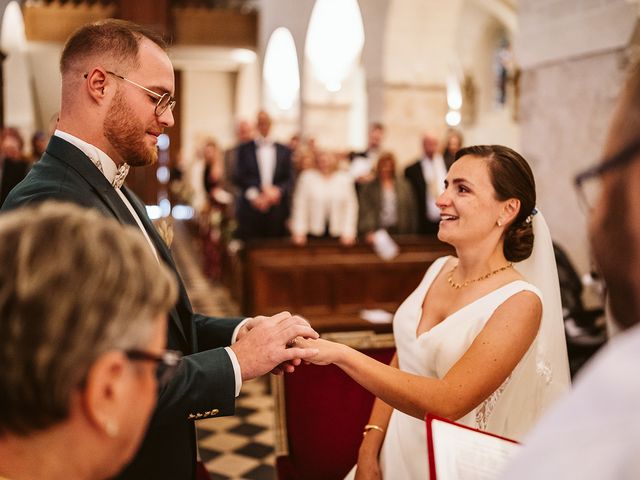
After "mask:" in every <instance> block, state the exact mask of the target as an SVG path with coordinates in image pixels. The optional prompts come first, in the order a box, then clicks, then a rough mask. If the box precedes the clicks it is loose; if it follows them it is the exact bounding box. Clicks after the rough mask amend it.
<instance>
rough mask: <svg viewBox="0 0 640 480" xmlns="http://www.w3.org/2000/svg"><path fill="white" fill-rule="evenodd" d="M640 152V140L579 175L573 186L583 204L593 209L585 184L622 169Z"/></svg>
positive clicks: (588, 208) (575, 178)
mask: <svg viewBox="0 0 640 480" xmlns="http://www.w3.org/2000/svg"><path fill="white" fill-rule="evenodd" d="M638 152H640V138H638V139H637V140H635V141H634V142H632V143H631V144H629V145H627V146H626V147H625V148H623V149H622V150H621V151H620V152H618V153H616V154H614V155H612V156H610V157H607V158H605V159H604V160H602V161H601V162H600V163H598V164H597V165H593V166H591V167H589V168H587V169H586V170H583V171H582V172H580V173H578V174H577V175H576V176H575V177H574V179H573V185H574V187H575V188H576V192H577V194H578V197H579V198H580V201H581V202H582V204H583V205H584V206H585V207H586V208H587V210H590V209H591V208H592V207H591V206H590V205H589V202H588V200H587V197H586V195H585V193H584V190H583V188H582V186H583V184H584V183H585V182H586V181H587V180H590V179H592V178H596V177H600V176H602V175H603V174H604V173H607V172H610V171H611V170H615V169H616V168H620V167H622V166H624V165H626V164H628V163H630V162H631V161H632V160H633V159H634V158H636V155H637V154H638Z"/></svg>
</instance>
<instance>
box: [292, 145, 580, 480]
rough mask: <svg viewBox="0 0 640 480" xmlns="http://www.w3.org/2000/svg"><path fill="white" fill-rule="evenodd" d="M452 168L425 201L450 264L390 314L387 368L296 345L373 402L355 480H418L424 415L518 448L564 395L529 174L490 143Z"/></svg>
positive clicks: (437, 268) (557, 329) (552, 280)
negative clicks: (432, 208) (433, 197)
mask: <svg viewBox="0 0 640 480" xmlns="http://www.w3.org/2000/svg"><path fill="white" fill-rule="evenodd" d="M456 159H457V161H456V162H455V163H454V164H453V165H452V167H451V169H450V171H449V173H448V175H447V178H446V180H445V191H444V192H443V193H442V195H440V197H439V198H438V200H437V204H438V207H439V208H440V210H441V221H440V229H439V232H438V238H439V239H440V240H442V241H444V242H447V243H449V244H451V245H452V246H454V247H455V250H456V256H455V257H453V256H452V257H444V258H440V259H438V260H436V261H435V262H434V263H433V264H432V265H431V266H430V267H429V269H428V270H427V272H426V274H425V276H424V278H423V280H422V282H421V283H420V285H418V287H417V288H416V290H415V291H414V292H413V293H412V294H411V295H410V296H409V297H408V298H407V299H406V300H405V301H404V303H402V305H401V306H400V307H399V308H398V310H397V312H396V314H395V317H394V321H393V329H394V336H395V342H396V348H397V353H396V355H395V356H394V358H393V360H392V361H391V364H390V365H389V366H387V365H384V364H381V363H379V362H377V361H375V360H373V359H372V358H370V357H368V356H366V355H364V354H362V353H360V352H358V351H356V350H353V349H351V348H349V347H347V346H344V345H341V344H337V343H333V342H329V341H326V340H303V339H298V340H297V342H298V344H299V345H300V344H304V345H307V346H312V347H314V348H318V349H319V353H318V354H317V355H316V356H315V357H313V358H312V359H311V362H312V363H315V364H319V365H323V364H330V363H333V364H335V365H337V366H338V367H340V368H341V369H342V370H344V371H345V372H346V373H347V374H348V375H349V376H351V377H352V378H353V379H354V380H355V381H357V382H358V383H359V384H360V385H362V386H363V387H365V388H366V389H368V390H369V391H371V392H372V393H373V394H374V395H376V397H377V398H376V401H375V403H374V406H373V410H372V412H371V416H370V419H369V423H368V425H366V426H365V431H364V439H363V441H362V444H361V447H360V450H359V454H358V463H357V465H356V467H355V468H354V471H355V477H356V478H358V479H361V478H362V479H364V478H367V479H368V478H380V477H382V478H385V479H388V478H407V479H414V478H415V479H418V478H420V479H424V478H428V476H429V474H428V465H427V454H426V448H427V447H426V438H425V436H426V433H425V424H424V417H425V415H426V414H427V413H432V414H435V415H439V416H442V417H446V418H449V419H452V420H455V421H457V422H459V423H462V424H464V425H468V426H470V427H474V428H479V429H482V430H486V431H489V432H492V433H495V434H498V435H502V436H506V437H510V438H515V439H520V438H522V436H523V435H524V434H525V433H526V432H527V431H528V430H529V429H530V428H531V427H532V426H533V424H534V422H535V421H536V419H537V418H538V417H539V415H540V414H541V411H542V410H543V409H544V408H545V407H546V406H547V405H548V404H549V403H550V402H552V401H553V400H554V399H555V398H557V397H558V396H559V395H560V394H561V393H562V392H564V391H565V390H566V389H567V388H568V386H569V366H568V361H567V350H566V344H565V340H564V329H563V323H562V311H561V306H560V292H559V287H558V277H557V270H556V266H555V260H554V257H553V248H552V244H551V239H550V236H549V231H548V229H547V227H546V224H545V222H544V219H543V218H542V215H541V214H540V213H539V212H537V211H536V210H535V208H534V207H535V202H536V198H535V182H534V179H533V174H532V172H531V169H530V167H529V165H528V164H527V162H526V161H525V160H524V158H522V156H520V155H519V154H518V153H517V152H515V151H513V150H511V149H509V148H507V147H503V146H499V145H490V146H473V147H467V148H463V149H461V150H460V151H459V152H458V153H457V155H456ZM534 239H535V241H534ZM354 471H352V472H351V475H353V473H354Z"/></svg>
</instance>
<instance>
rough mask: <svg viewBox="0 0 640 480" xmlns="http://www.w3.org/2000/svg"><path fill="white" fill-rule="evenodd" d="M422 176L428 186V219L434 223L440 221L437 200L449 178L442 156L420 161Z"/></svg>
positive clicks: (436, 155)
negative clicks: (446, 179) (445, 181)
mask: <svg viewBox="0 0 640 480" xmlns="http://www.w3.org/2000/svg"><path fill="white" fill-rule="evenodd" d="M420 166H421V167H422V176H423V177H424V181H425V183H426V184H427V195H426V204H427V210H426V212H427V218H428V219H429V220H431V221H432V222H438V221H440V209H439V208H438V207H437V205H436V199H437V198H438V196H439V195H440V194H441V193H442V191H443V190H444V180H445V178H447V167H446V165H445V163H444V159H443V158H442V155H440V154H439V153H437V154H435V155H434V156H433V158H431V159H429V158H427V157H424V158H423V159H422V160H421V161H420Z"/></svg>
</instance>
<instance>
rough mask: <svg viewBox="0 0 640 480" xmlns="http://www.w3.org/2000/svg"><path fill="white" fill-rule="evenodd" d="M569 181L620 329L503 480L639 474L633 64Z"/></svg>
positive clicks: (639, 297)
mask: <svg viewBox="0 0 640 480" xmlns="http://www.w3.org/2000/svg"><path fill="white" fill-rule="evenodd" d="M575 185H576V187H577V189H578V195H579V197H580V200H581V202H582V204H583V206H584V207H585V210H586V211H587V212H588V214H589V216H590V224H589V233H590V238H591V244H592V247H593V253H594V256H595V259H596V262H597V266H598V268H599V269H600V271H601V272H602V275H603V277H604V280H605V282H606V284H607V293H608V298H609V305H610V309H611V313H612V317H613V318H612V320H613V321H614V323H615V324H616V326H617V327H618V328H619V329H620V330H621V331H620V333H618V334H617V335H616V336H614V337H613V338H612V339H611V340H610V341H609V344H608V345H607V346H606V347H605V348H603V349H602V350H601V351H600V352H599V353H598V354H597V355H596V356H595V357H594V358H593V359H592V360H591V362H590V363H589V364H587V365H586V366H585V368H584V369H583V371H581V372H580V375H578V379H577V381H576V383H575V384H574V388H573V391H572V392H571V393H570V394H569V395H568V396H567V397H566V398H564V399H563V400H562V401H560V402H559V404H558V405H557V406H556V407H555V408H554V409H553V410H552V411H550V412H549V414H548V415H546V416H545V417H544V418H543V419H542V420H541V422H540V424H539V425H538V427H537V428H536V429H535V430H534V431H533V432H532V434H531V435H530V437H529V438H528V439H526V440H525V441H524V444H525V447H524V449H523V451H522V453H521V454H520V456H519V457H517V458H516V459H515V461H514V463H513V464H512V465H511V466H510V467H509V468H508V469H507V472H506V473H505V475H504V477H503V478H505V479H512V478H517V479H519V480H527V479H540V478H580V479H581V480H591V479H593V480H595V479H605V478H607V479H609V478H610V479H613V478H615V479H636V478H640V375H638V367H639V366H640V325H638V324H639V323H640V65H636V66H635V67H634V68H633V69H632V71H631V73H630V75H629V78H628V80H627V83H626V84H625V87H624V89H623V91H622V94H621V96H620V98H619V100H618V104H617V107H616V110H615V112H614V116H613V121H612V123H611V126H610V129H609V135H608V136H607V141H606V144H605V148H604V159H603V160H602V161H601V162H599V163H598V164H596V165H594V166H592V167H591V168H589V169H588V170H585V171H584V172H582V173H579V174H578V175H577V176H576V178H575Z"/></svg>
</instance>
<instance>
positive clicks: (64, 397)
mask: <svg viewBox="0 0 640 480" xmlns="http://www.w3.org/2000/svg"><path fill="white" fill-rule="evenodd" d="M0 265H2V268H1V269H0V365H1V367H0V392H2V394H1V395H0V435H2V434H4V433H7V432H12V433H14V434H19V435H24V434H27V433H29V432H31V431H33V430H38V429H44V428H47V427H49V426H50V425H52V424H55V423H57V422H60V421H62V420H64V419H65V418H66V417H67V416H68V413H69V410H68V409H69V400H70V395H71V393H72V391H73V389H75V388H78V387H79V386H81V385H82V382H83V380H84V378H85V376H86V375H87V373H88V371H89V368H90V367H91V365H92V364H93V363H94V362H95V361H96V360H97V359H98V358H99V357H100V356H101V355H102V354H104V353H105V352H107V351H110V350H125V349H128V348H133V347H142V346H144V345H145V344H146V343H148V342H149V341H150V339H151V335H152V332H153V326H154V321H155V319H156V318H157V316H158V315H159V314H162V313H166V312H167V311H168V310H169V309H170V308H171V307H172V305H173V304H174V303H175V301H176V297H177V287H176V280H175V278H174V275H173V273H172V272H171V271H170V270H169V269H168V268H167V267H165V266H164V265H162V264H160V263H159V262H158V261H157V259H156V258H155V257H154V255H153V253H152V251H151V249H150V248H149V245H148V243H147V242H146V240H145V239H144V237H143V236H142V235H141V233H140V231H139V230H138V229H137V228H134V227H128V226H122V225H121V224H119V223H118V222H117V221H116V220H114V219H109V218H105V217H103V216H101V215H100V214H99V213H97V212H95V211H91V210H87V209H83V208H80V207H78V206H75V205H71V204H64V203H53V202H46V203H44V204H41V205H38V206H36V207H28V208H24V209H20V210H16V211H13V212H10V213H6V214H2V215H0Z"/></svg>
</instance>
